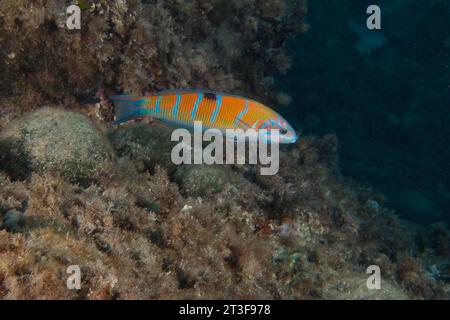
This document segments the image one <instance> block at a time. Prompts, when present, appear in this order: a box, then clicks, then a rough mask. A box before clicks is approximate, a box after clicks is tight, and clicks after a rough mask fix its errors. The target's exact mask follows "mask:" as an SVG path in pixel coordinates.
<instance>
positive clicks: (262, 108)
mask: <svg viewBox="0 0 450 320" xmlns="http://www.w3.org/2000/svg"><path fill="white" fill-rule="evenodd" d="M110 100H111V101H112V102H113V104H114V106H115V116H116V119H115V121H114V124H116V125H118V124H123V123H125V122H127V121H130V120H134V119H138V118H142V117H147V116H148V117H152V118H155V119H157V120H161V121H163V122H166V123H169V124H174V125H177V126H182V127H188V128H193V127H194V124H195V122H196V121H201V122H202V127H203V128H204V129H205V130H206V129H212V128H214V129H219V130H220V131H222V132H226V130H227V129H243V130H248V129H254V130H255V131H256V132H257V133H259V132H261V134H262V133H263V132H264V131H261V130H262V129H266V130H267V131H266V132H264V134H265V135H266V141H270V138H267V137H270V135H268V134H267V133H270V130H273V129H278V130H279V140H278V142H279V143H283V144H292V143H295V142H296V141H297V140H298V136H297V133H296V131H295V130H294V129H293V127H292V126H291V125H290V124H289V123H288V122H287V121H286V120H285V119H284V118H283V117H282V116H281V115H280V114H278V113H277V112H275V111H274V110H272V109H271V108H269V107H267V106H266V105H264V104H262V103H259V102H257V101H255V100H252V99H248V98H244V97H240V96H236V95H231V94H227V93H221V92H217V91H212V90H196V89H170V90H164V91H160V92H157V93H155V94H154V95H146V96H135V95H116V96H112V97H110Z"/></svg>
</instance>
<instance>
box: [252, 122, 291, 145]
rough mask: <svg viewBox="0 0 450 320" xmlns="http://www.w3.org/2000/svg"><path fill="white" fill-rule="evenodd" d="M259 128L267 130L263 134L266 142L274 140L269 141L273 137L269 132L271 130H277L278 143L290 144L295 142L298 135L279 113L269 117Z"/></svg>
mask: <svg viewBox="0 0 450 320" xmlns="http://www.w3.org/2000/svg"><path fill="white" fill-rule="evenodd" d="M259 129H260V130H261V129H266V130H267V132H266V136H265V139H266V141H267V142H275V141H271V139H273V138H272V135H271V134H270V133H271V130H278V132H279V139H278V143H283V144H290V143H295V142H297V140H298V136H297V133H296V132H295V130H294V128H292V126H291V125H290V124H289V123H288V122H287V121H286V120H285V119H284V118H283V117H282V116H280V115H276V116H274V117H272V118H270V119H269V120H267V121H266V122H265V123H264V124H263V125H262V126H261V127H260V128H259Z"/></svg>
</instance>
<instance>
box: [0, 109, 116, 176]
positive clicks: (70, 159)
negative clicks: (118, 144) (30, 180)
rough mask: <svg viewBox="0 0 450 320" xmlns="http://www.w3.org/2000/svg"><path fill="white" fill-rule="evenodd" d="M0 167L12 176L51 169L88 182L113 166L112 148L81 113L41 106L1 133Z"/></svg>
mask: <svg viewBox="0 0 450 320" xmlns="http://www.w3.org/2000/svg"><path fill="white" fill-rule="evenodd" d="M0 149H1V150H0V154H1V156H0V167H1V168H2V169H3V170H4V171H6V172H8V173H9V174H10V175H11V176H12V177H15V178H23V177H26V176H28V175H29V174H31V173H32V172H48V171H54V172H57V173H59V174H61V175H62V176H63V177H65V178H66V179H67V180H68V181H70V182H75V183H80V184H89V183H91V182H93V181H96V180H97V179H98V178H100V177H102V176H107V175H110V174H111V172H112V171H113V169H114V155H113V149H112V147H111V145H110V143H109V142H108V140H107V139H106V138H105V137H104V135H103V133H102V132H101V131H100V129H99V128H97V127H96V126H95V125H94V124H93V123H92V122H91V121H90V120H89V119H87V118H86V117H84V116H83V115H81V114H78V113H74V112H69V111H64V110H60V109H55V108H49V107H46V108H42V109H39V110H37V111H35V112H33V113H31V114H29V115H27V116H25V117H22V118H20V119H18V120H16V121H14V122H12V123H10V124H9V126H8V127H7V128H5V129H4V130H3V131H2V132H0Z"/></svg>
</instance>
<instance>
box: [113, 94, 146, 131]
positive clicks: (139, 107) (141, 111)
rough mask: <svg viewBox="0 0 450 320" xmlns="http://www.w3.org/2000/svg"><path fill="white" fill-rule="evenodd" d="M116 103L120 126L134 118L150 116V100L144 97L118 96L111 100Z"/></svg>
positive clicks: (117, 118)
mask: <svg viewBox="0 0 450 320" xmlns="http://www.w3.org/2000/svg"><path fill="white" fill-rule="evenodd" d="M109 99H110V100H111V101H112V102H113V103H114V112H115V115H116V120H115V121H114V123H113V124H120V123H123V122H126V121H128V120H132V119H134V118H138V117H142V116H146V115H149V110H148V107H147V106H148V99H147V98H146V97H142V96H132V95H118V96H112V97H110V98H109Z"/></svg>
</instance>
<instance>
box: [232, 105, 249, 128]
mask: <svg viewBox="0 0 450 320" xmlns="http://www.w3.org/2000/svg"><path fill="white" fill-rule="evenodd" d="M247 111H248V100H245V107H244V109H242V110H241V112H239V114H238V115H237V117H236V120H235V121H234V126H237V124H238V123H239V121H241V119H242V117H243V116H244V115H245V114H246V113H247Z"/></svg>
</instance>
